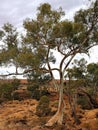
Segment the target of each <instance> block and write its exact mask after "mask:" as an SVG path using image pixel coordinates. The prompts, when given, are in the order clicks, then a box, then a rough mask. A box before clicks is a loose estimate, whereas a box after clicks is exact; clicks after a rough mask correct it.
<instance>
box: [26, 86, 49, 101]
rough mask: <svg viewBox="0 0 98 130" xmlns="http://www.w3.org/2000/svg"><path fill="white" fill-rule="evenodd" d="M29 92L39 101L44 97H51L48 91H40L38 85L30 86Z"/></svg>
mask: <svg viewBox="0 0 98 130" xmlns="http://www.w3.org/2000/svg"><path fill="white" fill-rule="evenodd" d="M27 89H28V91H30V92H31V93H32V98H33V99H36V100H39V99H40V98H41V97H42V96H44V95H49V92H48V91H47V90H46V89H43V90H40V88H39V86H38V85H36V84H35V85H33V86H29V87H28V88H27Z"/></svg>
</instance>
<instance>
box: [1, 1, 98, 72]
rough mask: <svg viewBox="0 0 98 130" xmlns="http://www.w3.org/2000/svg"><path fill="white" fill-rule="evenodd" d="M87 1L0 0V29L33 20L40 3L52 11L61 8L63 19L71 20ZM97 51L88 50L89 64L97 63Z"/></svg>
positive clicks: (20, 25) (17, 25) (84, 6)
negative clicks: (89, 55)
mask: <svg viewBox="0 0 98 130" xmlns="http://www.w3.org/2000/svg"><path fill="white" fill-rule="evenodd" d="M87 1H89V0H0V27H1V26H3V24H4V23H7V22H9V23H11V24H13V25H14V26H16V27H19V28H21V27H22V23H23V20H25V19H26V18H27V17H28V18H35V16H36V9H37V7H38V6H39V5H40V4H41V3H49V4H51V6H52V8H53V9H58V8H59V7H62V8H63V10H64V11H65V14H66V17H65V18H68V19H72V16H73V14H74V13H75V12H76V11H77V10H79V9H80V8H86V7H87V6H88V2H87ZM20 30H21V29H20ZM97 50H98V47H96V48H95V49H94V48H93V49H92V50H90V51H91V58H88V61H89V62H98V54H97V52H98V51H97ZM0 71H1V70H0ZM3 71H4V70H3Z"/></svg>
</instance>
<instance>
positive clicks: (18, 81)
mask: <svg viewBox="0 0 98 130" xmlns="http://www.w3.org/2000/svg"><path fill="white" fill-rule="evenodd" d="M11 84H12V86H13V87H14V90H17V89H18V88H19V85H20V80H19V79H13V81H12V83H11Z"/></svg>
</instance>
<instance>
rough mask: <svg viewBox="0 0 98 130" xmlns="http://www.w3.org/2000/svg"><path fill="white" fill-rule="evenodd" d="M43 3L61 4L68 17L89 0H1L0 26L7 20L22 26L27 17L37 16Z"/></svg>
mask: <svg viewBox="0 0 98 130" xmlns="http://www.w3.org/2000/svg"><path fill="white" fill-rule="evenodd" d="M41 3H49V4H51V5H52V8H54V9H58V8H59V7H60V6H61V7H62V8H63V10H64V11H65V12H66V16H67V17H68V18H71V17H72V14H73V13H74V12H75V11H76V10H78V9H79V8H83V7H85V5H87V0H0V26H2V25H3V24H4V23H6V22H10V23H12V24H13V25H16V26H20V25H22V22H23V20H24V19H25V18H27V17H33V18H34V17H35V16H36V9H37V7H38V6H39V5H40V4H41Z"/></svg>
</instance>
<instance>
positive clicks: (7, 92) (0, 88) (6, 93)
mask: <svg viewBox="0 0 98 130" xmlns="http://www.w3.org/2000/svg"><path fill="white" fill-rule="evenodd" d="M13 90H14V87H13V86H12V84H11V83H1V84H0V98H5V99H7V100H10V99H12V96H11V93H12V92H13Z"/></svg>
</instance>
